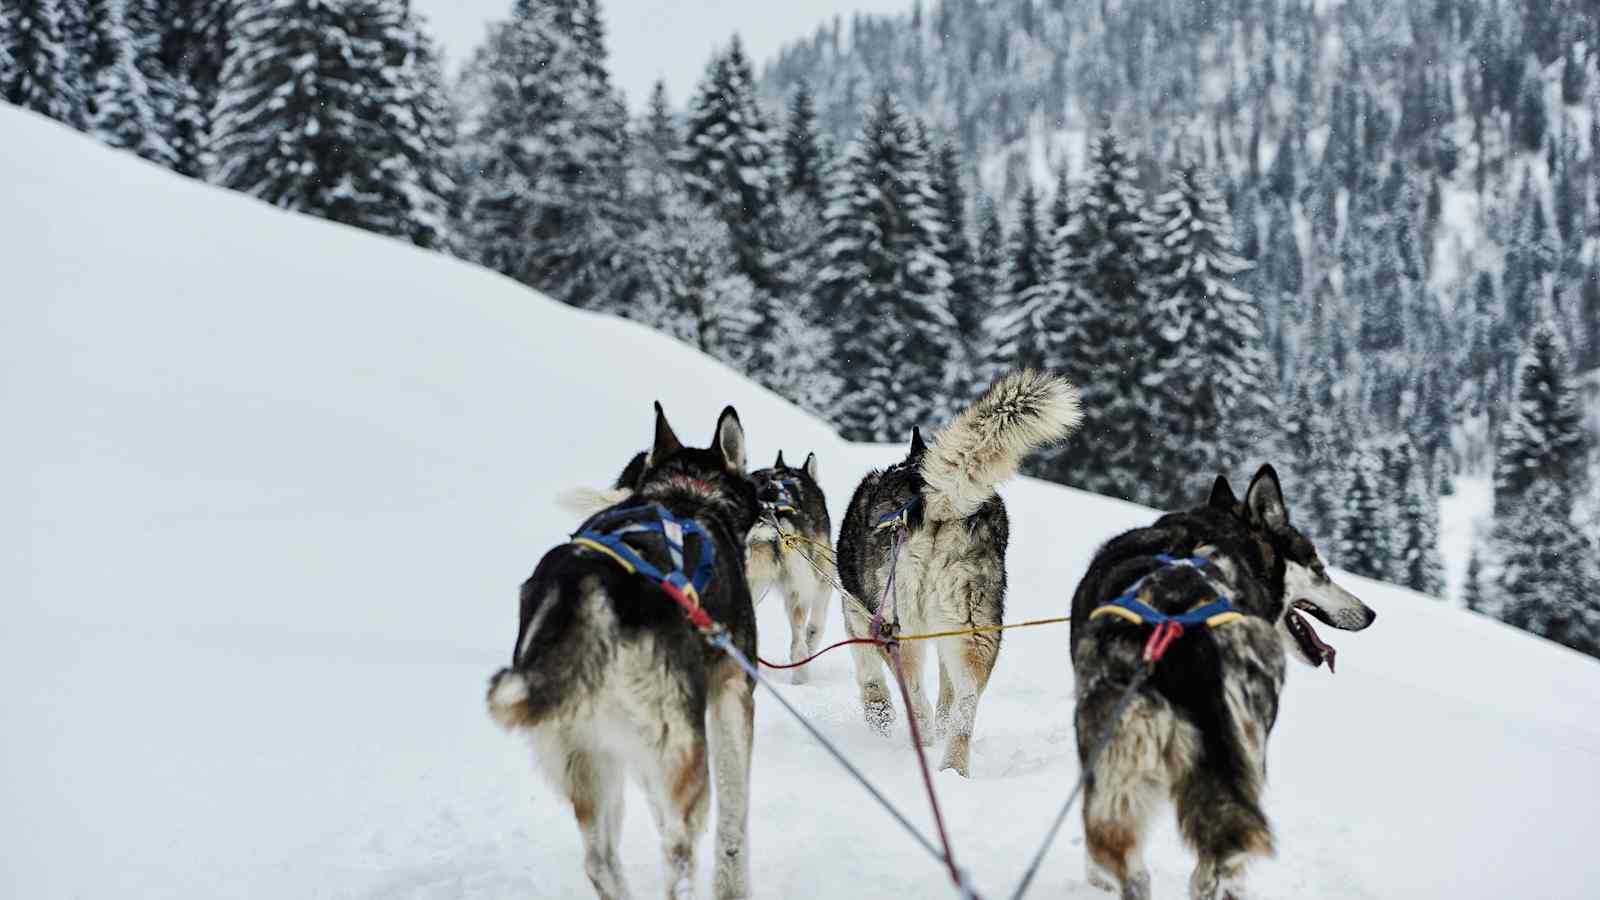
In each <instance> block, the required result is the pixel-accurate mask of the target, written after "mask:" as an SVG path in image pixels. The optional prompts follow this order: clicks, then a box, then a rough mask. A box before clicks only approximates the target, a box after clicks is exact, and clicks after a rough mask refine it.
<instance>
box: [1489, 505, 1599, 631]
mask: <svg viewBox="0 0 1600 900" xmlns="http://www.w3.org/2000/svg"><path fill="white" fill-rule="evenodd" d="M1568 491H1569V489H1568V488H1567V487H1566V486H1565V485H1563V484H1560V483H1558V482H1550V481H1536V482H1534V483H1532V484H1530V485H1529V486H1528V489H1527V490H1526V491H1525V492H1523V493H1522V494H1520V495H1518V496H1517V497H1516V498H1515V500H1512V501H1508V502H1507V503H1506V504H1505V505H1497V506H1496V509H1495V530H1494V546H1495V550H1496V556H1497V558H1498V560H1499V563H1500V577H1499V597H1500V602H1501V610H1500V618H1502V619H1504V620H1505V622H1506V623H1507V624H1510V625H1514V626H1516V627H1517V628H1521V629H1523V630H1525V631H1529V632H1532V633H1534V634H1537V635H1540V636H1542V637H1545V638H1548V639H1550V640H1552V641H1555V642H1557V643H1559V644H1564V645H1566V646H1568V647H1571V648H1572V649H1574V650H1577V651H1579V652H1582V653H1587V654H1589V655H1591V656H1600V577H1597V575H1596V570H1597V567H1596V564H1595V547H1594V544H1593V543H1592V542H1591V541H1590V540H1589V539H1588V538H1587V537H1585V536H1584V534H1583V532H1582V531H1580V530H1579V529H1576V528H1574V527H1573V526H1572V523H1571V522H1570V521H1568V520H1567V517H1566V516H1563V515H1562V514H1561V509H1562V508H1563V507H1570V505H1571V502H1572V501H1571V495H1570V494H1569V493H1568Z"/></svg>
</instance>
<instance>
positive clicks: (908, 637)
mask: <svg viewBox="0 0 1600 900" xmlns="http://www.w3.org/2000/svg"><path fill="white" fill-rule="evenodd" d="M1070 621H1072V617H1071V616H1056V617H1055V618H1053V619H1032V620H1029V621H1027V622H1013V623H1011V624H1010V625H981V626H979V627H977V628H962V629H960V630H958V631H931V632H929V633H927V634H902V635H900V636H899V640H902V641H929V640H933V639H934V638H942V637H961V636H962V635H968V634H987V633H989V632H991V631H1010V630H1011V629H1013V628H1032V627H1033V626H1035V625H1059V624H1061V623H1062V622H1070Z"/></svg>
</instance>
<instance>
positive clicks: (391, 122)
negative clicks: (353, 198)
mask: <svg viewBox="0 0 1600 900" xmlns="http://www.w3.org/2000/svg"><path fill="white" fill-rule="evenodd" d="M407 7H408V4H407V3H406V2H405V0H345V23H346V25H345V27H346V31H347V33H348V34H349V35H350V41H351V52H352V55H353V61H354V62H355V69H356V78H357V79H358V80H359V82H360V85H361V91H360V98H361V99H360V108H359V110H358V111H357V116H358V122H359V127H360V134H361V137H362V143H361V145H360V146H358V147H356V148H354V150H355V152H354V153H352V154H351V155H352V156H353V157H355V158H356V161H357V162H358V163H359V165H358V166H357V167H356V175H355V179H356V183H357V184H358V185H359V187H358V190H359V191H360V192H361V193H362V194H363V195H365V196H370V197H371V198H372V202H370V203H367V204H363V205H362V208H360V209H359V210H356V211H354V212H353V221H351V224H355V225H359V226H361V227H363V228H366V229H368V230H370V231H376V232H378V233H380V234H389V235H394V236H397V237H405V238H409V239H410V240H411V241H412V242H413V243H415V244H417V245H418V246H420V247H442V246H444V245H445V244H446V243H447V242H448V238H449V221H448V219H449V210H448V207H447V202H446V198H447V197H449V196H450V195H451V194H452V193H453V191H454V184H453V182H452V179H451V176H450V172H449V166H448V162H447V157H448V154H449V153H450V152H451V146H450V145H451V143H452V135H451V134H450V119H449V112H448V110H447V106H446V102H445V100H444V97H443V88H442V85H441V83H440V81H439V78H440V74H439V70H438V63H437V57H436V55H435V54H434V51H433V49H432V46H431V45H430V44H429V42H428V39H427V38H426V36H424V35H423V34H422V32H421V29H420V28H419V26H418V23H417V21H416V20H415V19H414V18H413V17H412V16H411V14H410V13H409V12H408V8H407Z"/></svg>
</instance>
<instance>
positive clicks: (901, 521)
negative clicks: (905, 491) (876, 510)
mask: <svg viewBox="0 0 1600 900" xmlns="http://www.w3.org/2000/svg"><path fill="white" fill-rule="evenodd" d="M921 504H922V495H921V494H918V495H917V496H915V497H912V498H911V499H910V500H907V501H906V505H905V506H902V507H900V508H899V509H897V510H895V511H894V512H892V513H885V514H884V515H881V516H879V517H878V524H877V525H876V526H874V530H882V529H884V528H895V527H900V526H909V525H910V524H911V512H912V511H913V510H915V509H916V508H917V507H918V506H920V505H921Z"/></svg>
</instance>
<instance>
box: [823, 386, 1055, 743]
mask: <svg viewBox="0 0 1600 900" xmlns="http://www.w3.org/2000/svg"><path fill="white" fill-rule="evenodd" d="M1079 418H1080V413H1079V411H1078V391H1077V389H1076V388H1074V387H1073V386H1072V385H1071V384H1068V383H1067V382H1066V381H1064V380H1062V379H1060V378H1058V377H1055V376H1053V375H1048V374H1045V373H1040V372H1034V371H1030V370H1023V371H1019V372H1013V373H1012V374H1010V375H1007V376H1006V377H1004V378H1002V379H1000V380H999V381H997V382H995V384H994V385H993V386H992V387H990V388H989V391H988V393H986V394H984V395H983V397H982V398H980V399H979V400H978V401H977V402H976V403H974V404H972V406H970V407H968V408H967V409H966V410H964V411H963V412H962V413H961V414H960V415H958V416H956V418H955V419H954V420H953V421H951V422H950V423H949V424H948V425H946V426H945V428H944V430H942V431H940V432H939V433H938V434H937V435H935V436H934V439H933V442H932V444H931V445H924V444H923V441H922V434H921V432H920V431H917V430H913V431H912V434H911V449H910V452H909V453H907V454H906V458H905V459H904V460H902V461H901V462H899V463H896V464H895V465H892V466H890V467H889V468H887V469H884V470H882V471H876V470H875V471H872V472H870V473H868V474H867V476H866V478H864V479H863V480H862V481H861V484H860V485H859V486H858V487H857V488H856V492H855V495H854V496H853V497H851V499H850V506H849V508H848V509H847V510H846V512H845V519H844V525H843V527H842V529H841V530H840V534H839V546H838V568H839V578H840V581H841V583H842V584H843V585H844V587H845V589H846V590H847V591H849V592H850V596H846V597H845V598H844V601H843V602H844V621H845V630H846V632H848V633H849V635H850V636H851V637H868V636H870V632H871V627H872V619H873V617H874V615H875V614H879V613H881V614H882V615H883V617H884V619H885V620H886V621H887V622H889V623H890V624H897V625H898V627H899V631H900V633H904V634H913V633H918V632H930V631H958V630H962V629H968V628H974V627H984V626H995V625H999V624H1000V623H1001V620H1002V618H1003V614H1004V609H1005V593H1006V565H1005V555H1006V542H1007V541H1008V540H1009V539H1010V524H1009V522H1008V521H1007V519H1006V506H1005V502H1004V501H1002V500H1001V499H1000V496H999V495H998V494H996V493H995V490H994V489H995V485H997V484H999V483H1000V482H1002V481H1005V480H1006V479H1007V478H1010V477H1011V476H1013V475H1015V474H1016V472H1017V468H1018V466H1019V465H1021V463H1022V460H1023V458H1024V457H1026V456H1027V455H1028V454H1029V453H1031V452H1033V451H1034V450H1037V449H1039V448H1041V447H1044V446H1047V445H1049V444H1053V443H1055V442H1057V441H1060V440H1062V439H1064V438H1065V437H1066V436H1067V435H1068V434H1070V433H1071V432H1072V430H1073V429H1074V428H1076V427H1077V425H1078V421H1079ZM900 512H903V513H904V515H905V521H906V526H905V527H906V531H907V536H906V539H905V541H904V544H903V545H902V546H901V547H900V548H899V554H898V555H899V559H898V560H896V559H894V558H892V557H891V556H890V542H891V539H892V535H893V533H894V531H893V529H891V528H885V527H879V526H880V524H881V523H882V522H883V521H884V520H885V518H886V517H890V518H892V517H894V516H895V515H896V514H897V513H900ZM891 568H892V569H894V571H895V587H894V598H893V602H892V608H880V606H879V604H880V602H881V601H882V600H883V587H884V583H885V581H886V580H887V579H888V576H889V572H890V570H891ZM929 643H933V644H934V647H935V650H936V651H937V653H938V655H939V703H938V711H937V718H936V719H935V720H934V721H933V722H930V721H929V720H930V719H933V718H934V716H932V715H930V711H929V709H928V699H927V697H926V696H925V695H924V693H923V691H922V685H921V678H920V674H921V671H922V661H923V654H924V652H925V649H926V647H927V646H928V644H929ZM851 650H852V651H853V652H854V654H855V668H856V681H857V683H858V684H859V685H860V689H861V703H862V706H863V708H864V710H865V713H866V717H867V723H868V724H869V725H871V726H872V727H873V728H874V729H875V730H877V731H878V732H880V733H883V734H887V733H888V731H889V726H890V725H891V723H892V722H893V721H894V704H893V702H892V701H891V700H890V695H889V691H888V688H887V686H886V682H885V679H884V667H885V666H886V665H892V664H891V663H890V662H889V660H888V656H887V654H886V653H885V652H884V651H882V650H880V649H879V648H876V647H872V646H871V645H866V644H856V645H853V646H852V647H851ZM999 653H1000V633H999V632H987V633H983V634H968V635H961V636H955V637H945V638H938V639H935V640H933V641H910V642H906V643H903V644H901V645H900V654H901V659H902V660H903V662H904V664H905V667H906V678H907V680H908V685H907V686H908V689H909V692H910V695H911V705H912V709H911V715H914V716H916V718H917V725H918V728H919V730H920V731H921V733H922V735H923V736H924V740H931V738H932V736H933V735H934V734H935V733H936V732H937V733H942V734H946V735H947V736H948V739H947V742H946V744H945V752H944V761H943V763H942V764H941V768H945V769H955V770H956V771H957V772H960V773H961V774H962V775H966V774H967V773H968V762H969V755H970V744H971V741H972V726H973V721H974V719H976V717H977V714H978V698H979V697H980V696H981V695H982V693H983V689H984V686H985V685H987V684H988V682H989V673H990V672H991V671H993V669H994V663H995V659H996V658H997V657H998V656H999ZM930 724H932V725H935V726H936V727H935V728H930V727H928V726H929V725H930Z"/></svg>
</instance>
